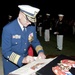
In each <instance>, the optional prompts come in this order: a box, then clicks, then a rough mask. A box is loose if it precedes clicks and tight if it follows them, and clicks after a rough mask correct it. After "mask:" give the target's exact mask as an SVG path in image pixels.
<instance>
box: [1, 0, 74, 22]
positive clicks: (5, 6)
mask: <svg viewBox="0 0 75 75" xmlns="http://www.w3.org/2000/svg"><path fill="white" fill-rule="evenodd" d="M19 4H29V5H32V6H34V7H37V8H40V12H39V14H46V13H50V15H51V16H57V15H58V14H64V16H65V17H66V18H73V19H75V4H74V2H73V1H72V0H71V1H66V2H65V1H61V0H60V1H57V0H56V1H55V0H54V1H53V0H2V1H1V2H0V9H1V10H0V13H1V14H0V21H1V22H3V21H5V20H6V18H7V16H8V15H9V14H10V15H12V16H14V18H16V17H17V15H18V11H19V8H18V5H19Z"/></svg>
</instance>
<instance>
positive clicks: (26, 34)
mask: <svg viewBox="0 0 75 75" xmlns="http://www.w3.org/2000/svg"><path fill="white" fill-rule="evenodd" d="M18 7H19V8H20V12H19V15H18V17H17V19H15V20H13V21H12V22H10V23H8V24H7V25H5V27H4V28H3V32H2V57H3V69H4V75H8V74H9V73H10V72H11V71H14V70H16V69H18V68H20V67H21V66H23V65H24V64H27V63H30V62H32V61H34V57H33V56H29V55H28V48H29V46H30V45H32V46H33V47H34V49H35V50H36V52H37V54H38V56H37V58H38V59H39V58H41V59H45V58H46V56H45V54H44V50H43V47H42V46H41V44H40V42H39V40H38V38H37V34H36V26H35V25H34V23H35V21H36V15H37V14H38V12H39V11H40V9H38V8H35V7H32V6H30V5H18Z"/></svg>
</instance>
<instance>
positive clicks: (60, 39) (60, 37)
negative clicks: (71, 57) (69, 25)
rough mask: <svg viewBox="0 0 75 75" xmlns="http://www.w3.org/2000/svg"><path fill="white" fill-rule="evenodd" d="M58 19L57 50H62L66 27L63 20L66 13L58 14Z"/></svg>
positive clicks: (56, 32)
mask: <svg viewBox="0 0 75 75" xmlns="http://www.w3.org/2000/svg"><path fill="white" fill-rule="evenodd" d="M58 17H59V19H58V21H57V23H56V27H55V28H56V31H55V32H54V34H56V35H57V50H58V51H61V50H62V49H63V37H64V28H65V23H64V20H63V17H64V15H63V14H58Z"/></svg>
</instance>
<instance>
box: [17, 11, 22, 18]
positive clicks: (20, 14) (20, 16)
mask: <svg viewBox="0 0 75 75" xmlns="http://www.w3.org/2000/svg"><path fill="white" fill-rule="evenodd" d="M18 18H19V19H21V18H22V12H21V11H20V12H19V15H18Z"/></svg>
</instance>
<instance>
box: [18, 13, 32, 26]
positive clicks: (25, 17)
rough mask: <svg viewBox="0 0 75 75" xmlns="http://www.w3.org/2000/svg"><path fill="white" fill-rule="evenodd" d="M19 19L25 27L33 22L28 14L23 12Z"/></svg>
mask: <svg viewBox="0 0 75 75" xmlns="http://www.w3.org/2000/svg"><path fill="white" fill-rule="evenodd" d="M19 21H20V22H21V24H22V25H23V26H25V27H27V26H28V25H29V24H31V22H30V21H29V20H28V19H27V16H26V15H25V14H24V13H23V12H20V13H19Z"/></svg>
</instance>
